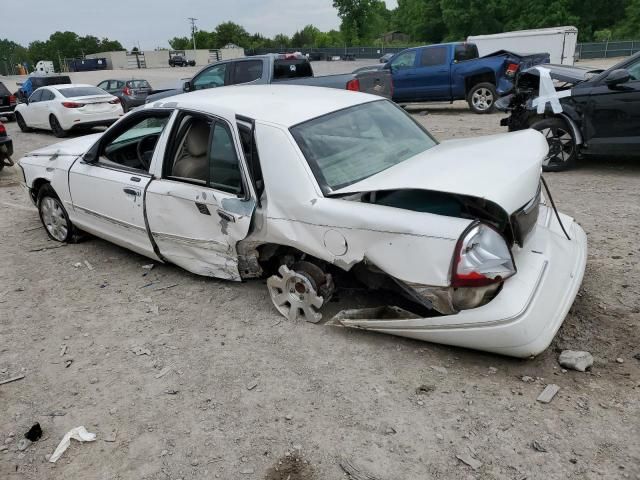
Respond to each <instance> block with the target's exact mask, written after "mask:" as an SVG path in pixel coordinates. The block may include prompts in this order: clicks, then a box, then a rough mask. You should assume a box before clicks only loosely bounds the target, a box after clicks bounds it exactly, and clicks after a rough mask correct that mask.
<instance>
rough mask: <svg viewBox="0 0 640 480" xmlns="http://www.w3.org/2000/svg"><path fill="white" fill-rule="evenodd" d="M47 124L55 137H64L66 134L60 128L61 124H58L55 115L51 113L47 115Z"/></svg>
mask: <svg viewBox="0 0 640 480" xmlns="http://www.w3.org/2000/svg"><path fill="white" fill-rule="evenodd" d="M49 126H51V131H52V132H53V134H54V135H55V136H56V137H58V138H64V137H66V136H67V131H66V130H65V129H64V128H62V125H60V122H59V121H58V119H57V118H56V116H55V115H51V116H50V117H49Z"/></svg>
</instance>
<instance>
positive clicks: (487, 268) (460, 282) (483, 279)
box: [451, 222, 516, 288]
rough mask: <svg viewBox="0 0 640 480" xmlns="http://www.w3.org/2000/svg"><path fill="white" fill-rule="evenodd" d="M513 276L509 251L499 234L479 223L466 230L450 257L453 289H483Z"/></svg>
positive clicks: (514, 267)
mask: <svg viewBox="0 0 640 480" xmlns="http://www.w3.org/2000/svg"><path fill="white" fill-rule="evenodd" d="M515 273H516V266H515V264H514V262H513V256H512V255H511V250H510V249H509V246H508V245H507V242H506V241H505V239H504V238H503V237H502V235H500V233H498V232H497V231H496V230H495V229H494V228H493V227H491V226H489V225H487V224H484V223H479V222H478V223H474V224H472V225H471V226H470V227H469V228H467V230H465V232H464V233H463V234H462V236H461V237H460V239H459V240H458V243H457V245H456V250H455V254H454V257H453V265H452V269H451V286H452V287H454V288H460V287H486V286H488V285H493V284H498V283H501V282H502V281H503V280H505V279H507V278H509V277H511V276H512V275H514V274H515Z"/></svg>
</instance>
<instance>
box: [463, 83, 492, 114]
mask: <svg viewBox="0 0 640 480" xmlns="http://www.w3.org/2000/svg"><path fill="white" fill-rule="evenodd" d="M497 98H498V94H497V93H496V86H495V85H494V84H493V83H488V82H485V83H478V84H477V85H474V86H473V87H472V88H471V90H469V93H468V94H467V103H468V104H469V107H471V110H473V111H474V113H491V112H493V111H494V110H495V107H496V106H495V103H496V99H497Z"/></svg>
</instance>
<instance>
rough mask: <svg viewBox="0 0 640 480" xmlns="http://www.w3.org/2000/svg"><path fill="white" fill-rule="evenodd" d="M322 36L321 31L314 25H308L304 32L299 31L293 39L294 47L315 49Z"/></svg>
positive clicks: (292, 44)
mask: <svg viewBox="0 0 640 480" xmlns="http://www.w3.org/2000/svg"><path fill="white" fill-rule="evenodd" d="M319 35H320V30H319V29H318V28H316V27H314V26H313V25H307V26H306V27H304V28H303V29H302V30H299V31H297V32H296V33H294V34H293V36H292V37H291V46H292V47H314V46H316V40H317V38H318V36H319Z"/></svg>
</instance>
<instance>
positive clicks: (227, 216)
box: [218, 209, 236, 223]
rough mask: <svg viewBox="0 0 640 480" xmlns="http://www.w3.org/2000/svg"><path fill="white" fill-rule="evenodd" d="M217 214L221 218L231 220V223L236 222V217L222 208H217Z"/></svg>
mask: <svg viewBox="0 0 640 480" xmlns="http://www.w3.org/2000/svg"><path fill="white" fill-rule="evenodd" d="M218 216H219V217H220V218H221V219H223V220H226V221H227V222H232V223H235V222H236V217H234V216H233V215H231V214H229V213H227V212H225V211H224V210H220V209H218Z"/></svg>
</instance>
